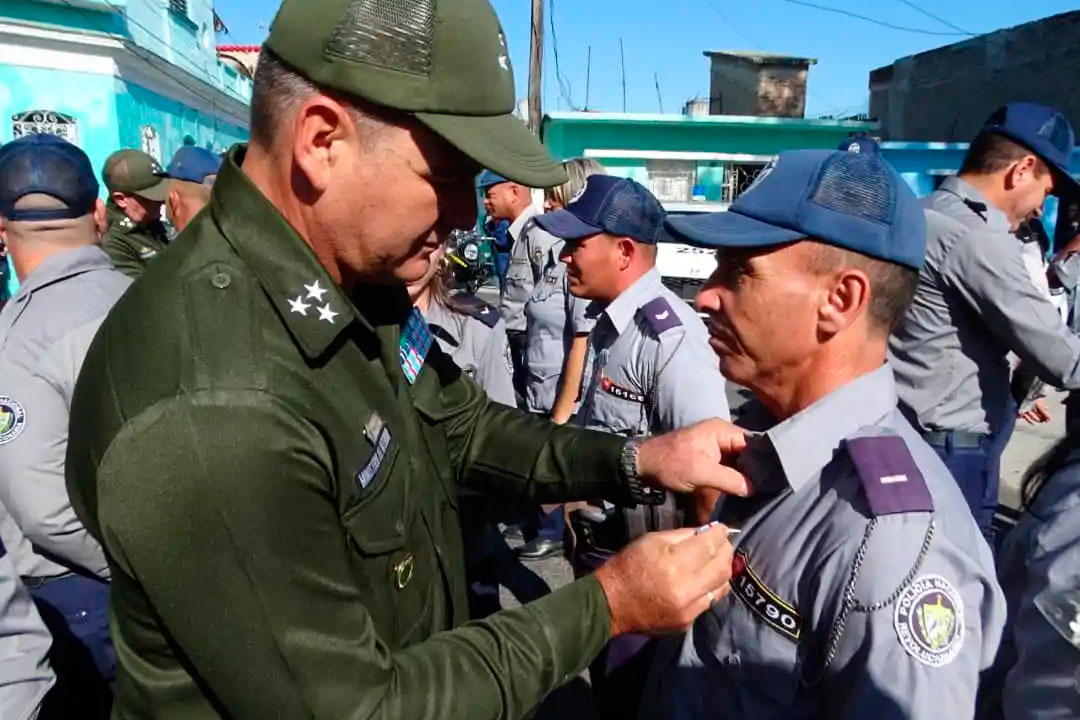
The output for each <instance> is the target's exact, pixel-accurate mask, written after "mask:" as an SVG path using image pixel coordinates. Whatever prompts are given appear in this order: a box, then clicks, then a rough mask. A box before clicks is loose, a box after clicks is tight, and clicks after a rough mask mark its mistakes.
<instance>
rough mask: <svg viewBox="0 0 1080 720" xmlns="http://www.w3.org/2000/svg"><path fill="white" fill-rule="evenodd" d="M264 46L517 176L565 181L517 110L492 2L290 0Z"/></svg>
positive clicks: (546, 183) (540, 182)
mask: <svg viewBox="0 0 1080 720" xmlns="http://www.w3.org/2000/svg"><path fill="white" fill-rule="evenodd" d="M266 46H267V47H268V48H269V49H270V50H272V51H273V52H274V53H276V54H277V55H278V56H279V57H280V58H281V59H282V60H284V61H285V62H287V63H288V64H289V65H291V66H292V67H294V68H296V69H297V70H299V71H300V72H301V73H303V74H304V75H305V76H306V77H307V78H308V79H309V80H311V81H313V82H315V83H316V84H318V85H321V86H323V87H326V88H331V89H334V90H338V91H341V92H344V93H347V94H349V95H353V96H356V97H359V98H362V99H364V100H366V101H368V102H371V103H374V104H376V105H381V106H383V107H387V108H391V109H394V110H399V111H402V112H408V113H411V114H413V115H415V116H416V118H417V119H418V120H420V121H421V122H423V123H424V124H425V125H427V126H428V127H429V128H431V129H432V130H434V131H435V132H436V133H438V134H439V135H441V136H442V137H443V138H444V139H445V140H447V141H448V142H449V143H450V144H452V145H453V146H455V147H456V148H458V149H459V150H461V152H463V153H465V154H466V155H468V156H469V157H471V158H472V159H473V160H475V161H476V162H477V163H479V164H480V165H481V166H483V167H485V168H489V169H491V170H494V171H495V172H497V173H499V174H500V175H503V176H505V177H506V178H508V179H510V180H514V181H516V182H519V183H522V184H523V185H528V186H530V187H554V186H556V185H560V184H561V183H563V182H565V181H566V172H565V171H564V170H563V168H562V165H561V164H560V163H558V162H556V161H555V160H553V159H552V157H551V155H549V154H548V152H547V150H546V149H545V148H544V146H543V145H542V144H540V141H539V140H538V139H537V138H536V136H535V135H533V134H532V133H531V132H529V130H528V128H526V127H525V124H524V123H522V122H521V120H519V119H518V118H517V117H516V116H514V115H513V111H514V107H515V101H514V72H513V68H511V66H510V54H509V52H508V51H507V48H506V37H505V36H504V35H503V31H502V28H501V27H500V26H499V20H498V18H497V17H496V16H495V11H494V10H492V8H491V5H490V4H489V3H488V0H408V1H406V0H285V1H284V2H283V3H282V5H281V8H280V9H279V10H278V13H277V17H275V18H274V23H273V25H272V26H271V28H270V37H269V38H268V39H267V41H266Z"/></svg>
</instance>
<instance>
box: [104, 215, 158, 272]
mask: <svg viewBox="0 0 1080 720" xmlns="http://www.w3.org/2000/svg"><path fill="white" fill-rule="evenodd" d="M105 214H106V217H107V218H108V226H109V227H108V230H107V231H106V233H105V237H104V238H102V240H101V247H102V249H103V250H104V251H105V254H106V255H108V256H109V259H110V260H112V264H113V266H114V267H115V268H116V269H117V270H119V271H120V272H122V273H124V274H125V275H127V276H128V277H138V276H140V275H142V273H143V271H144V270H145V269H146V264H147V263H148V262H150V260H151V259H152V258H153V257H154V256H155V255H157V254H158V253H159V252H161V251H162V250H164V249H165V246H166V245H167V244H168V241H167V240H166V234H165V226H164V225H163V224H162V223H161V221H160V220H154V221H153V222H152V223H150V224H149V225H146V226H143V225H136V224H135V223H134V222H132V221H131V218H129V217H128V216H127V215H125V214H124V211H123V210H121V209H120V208H118V207H116V205H114V204H113V202H112V201H111V200H110V201H109V202H108V203H107V204H106V211H105Z"/></svg>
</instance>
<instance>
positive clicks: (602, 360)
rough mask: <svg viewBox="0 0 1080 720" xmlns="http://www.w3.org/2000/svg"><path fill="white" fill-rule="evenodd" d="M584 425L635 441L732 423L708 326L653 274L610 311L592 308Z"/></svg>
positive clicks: (622, 296) (580, 419)
mask: <svg viewBox="0 0 1080 720" xmlns="http://www.w3.org/2000/svg"><path fill="white" fill-rule="evenodd" d="M589 315H591V316H595V317H596V327H595V328H593V331H592V333H591V334H590V335H589V353H588V359H587V361H586V366H585V381H584V384H585V392H584V393H583V395H582V400H581V407H580V409H579V410H578V414H577V422H578V424H580V425H582V426H584V427H586V428H590V429H593V430H604V431H606V432H609V433H614V434H616V435H626V436H628V437H634V436H639V435H647V434H652V433H658V432H666V431H668V430H673V429H675V428H680V427H685V426H687V425H692V424H694V423H696V422H700V421H702V420H706V419H708V418H716V417H718V418H722V419H724V420H727V419H729V418H730V412H729V409H728V403H727V395H726V393H725V392H724V376H723V375H721V374H720V364H719V361H718V360H717V358H716V354H715V353H713V351H712V349H711V348H710V347H709V334H708V331H707V330H706V329H705V323H703V322H702V321H701V318H700V317H698V315H697V313H696V312H695V311H694V309H693V308H691V307H690V306H689V305H687V304H686V302H684V301H683V300H682V299H681V298H680V297H679V296H678V295H676V294H675V293H673V292H672V291H671V290H669V289H668V288H667V287H666V286H665V285H664V283H663V282H662V281H661V279H660V273H659V272H658V271H657V270H656V268H653V269H651V270H649V271H648V272H647V273H645V274H644V275H642V276H641V277H640V278H638V279H637V281H635V282H634V284H633V285H631V286H630V287H628V288H627V289H626V290H624V291H623V292H622V293H620V294H619V296H618V297H617V298H615V300H613V301H612V302H611V303H610V304H608V305H607V306H606V307H604V306H603V305H601V304H600V303H597V302H593V303H592V304H591V305H590V308H589Z"/></svg>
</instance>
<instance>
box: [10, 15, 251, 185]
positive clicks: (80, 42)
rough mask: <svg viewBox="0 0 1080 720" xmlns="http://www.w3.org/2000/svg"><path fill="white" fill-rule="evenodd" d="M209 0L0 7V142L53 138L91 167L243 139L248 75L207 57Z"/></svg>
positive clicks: (212, 47) (212, 51)
mask: <svg viewBox="0 0 1080 720" xmlns="http://www.w3.org/2000/svg"><path fill="white" fill-rule="evenodd" d="M214 25H215V16H214V10H213V6H212V2H211V0H55V1H52V0H0V143H4V142H9V141H11V140H13V139H14V138H16V137H20V136H22V135H25V134H29V133H32V132H49V133H53V134H57V135H61V136H63V137H65V138H67V139H69V140H71V141H72V142H74V143H75V144H77V145H79V146H80V147H81V148H82V149H83V150H85V151H86V153H87V154H88V155H89V156H90V160H91V162H92V163H93V164H94V166H95V167H96V168H100V167H101V166H102V165H103V164H104V162H105V158H106V157H107V156H108V155H109V153H111V152H113V151H114V150H116V149H118V148H122V147H134V148H140V149H142V150H145V151H147V152H149V153H150V154H151V155H153V156H155V157H156V158H158V160H159V161H161V162H162V163H163V164H166V163H168V161H169V158H170V157H171V156H172V154H173V153H174V152H175V151H176V150H177V149H178V148H179V147H180V146H181V145H183V144H193V145H197V146H199V147H204V148H207V149H209V150H212V151H215V152H218V151H222V150H225V149H226V148H228V147H229V146H230V145H232V144H233V143H236V142H240V141H243V140H245V139H246V138H247V136H248V131H247V128H248V105H249V102H250V98H251V79H250V77H249V76H248V75H247V74H246V73H244V72H238V71H237V69H235V68H234V67H233V66H231V65H226V64H224V63H222V62H221V61H220V60H219V59H218V55H217V51H216V44H215V37H214V35H215V29H214Z"/></svg>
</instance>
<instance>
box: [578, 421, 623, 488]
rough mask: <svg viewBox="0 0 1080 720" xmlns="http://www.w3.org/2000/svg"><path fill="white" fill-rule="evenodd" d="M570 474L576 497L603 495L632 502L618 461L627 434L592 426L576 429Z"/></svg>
mask: <svg viewBox="0 0 1080 720" xmlns="http://www.w3.org/2000/svg"><path fill="white" fill-rule="evenodd" d="M574 443H575V445H574V454H573V460H572V462H573V477H574V478H575V485H576V486H577V491H578V492H577V494H578V496H579V497H583V498H589V497H602V498H604V499H606V500H610V501H612V502H615V503H620V504H626V505H634V504H635V503H636V501H635V500H634V499H633V498H632V497H631V496H630V489H629V487H628V486H627V484H626V477H625V476H624V475H623V472H622V466H621V463H620V455H621V454H622V449H623V445H625V444H626V438H624V437H621V436H619V435H611V434H610V433H605V432H598V431H595V430H584V431H578V435H577V437H576V438H575V440H574Z"/></svg>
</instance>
